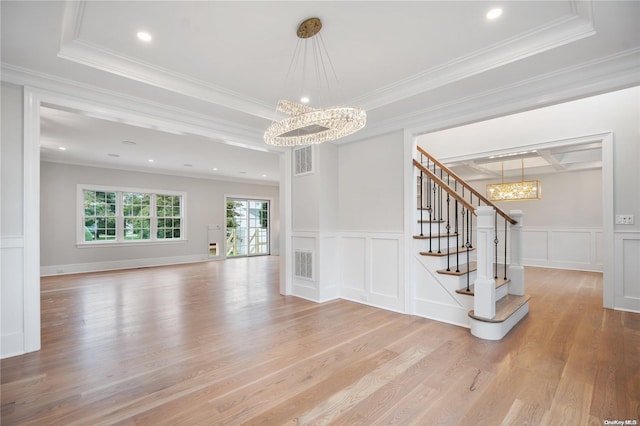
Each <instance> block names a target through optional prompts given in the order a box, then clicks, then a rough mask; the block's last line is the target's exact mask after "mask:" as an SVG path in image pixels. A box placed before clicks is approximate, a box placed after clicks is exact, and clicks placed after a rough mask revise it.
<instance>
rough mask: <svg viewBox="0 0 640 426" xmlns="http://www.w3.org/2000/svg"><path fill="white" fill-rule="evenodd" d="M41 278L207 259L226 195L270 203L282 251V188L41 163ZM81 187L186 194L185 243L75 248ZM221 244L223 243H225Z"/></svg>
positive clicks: (274, 237) (274, 243)
mask: <svg viewBox="0 0 640 426" xmlns="http://www.w3.org/2000/svg"><path fill="white" fill-rule="evenodd" d="M40 173H41V174H40V176H41V192H40V199H41V212H40V223H41V227H40V232H41V242H40V244H41V246H40V247H41V250H40V251H41V266H42V268H41V269H42V273H43V275H49V274H56V273H69V272H85V271H94V270H105V269H117V268H120V267H134V266H149V265H158V264H166V263H180V262H188V261H198V260H206V259H207V258H208V241H207V229H208V226H209V225H218V226H220V227H221V228H224V225H225V218H226V213H225V195H242V196H245V195H246V196H252V197H256V198H260V197H264V198H268V199H271V200H272V203H271V223H272V229H271V252H272V254H277V253H278V252H279V240H280V239H279V226H278V225H279V219H278V218H279V214H278V210H279V200H278V197H279V195H278V187H277V186H272V185H258V184H247V183H237V182H227V181H216V180H209V179H194V178H186V177H178V176H169V175H161V174H152V173H140V172H130V171H122V170H114V169H106V168H96V167H84V166H76V165H67V164H59V163H49V162H43V163H42V164H41V172H40ZM77 184H95V185H101V186H109V185H113V186H119V187H134V188H145V189H146V188H148V189H166V190H173V191H184V192H186V193H187V205H186V212H187V217H186V220H187V222H186V226H187V241H185V242H175V243H173V242H172V243H168V244H153V245H144V246H131V247H122V246H118V247H113V246H112V247H108V246H102V247H80V248H78V247H77V245H76V226H77V222H76V221H77V217H76V212H75V206H76V202H77V200H76V187H77ZM221 243H223V242H222V241H221Z"/></svg>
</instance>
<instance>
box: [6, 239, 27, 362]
mask: <svg viewBox="0 0 640 426" xmlns="http://www.w3.org/2000/svg"><path fill="white" fill-rule="evenodd" d="M0 244H1V245H0V256H1V258H2V262H1V263H2V269H1V272H2V279H1V280H0V282H2V286H3V288H2V294H3V297H6V299H5V300H16V301H19V300H24V296H23V294H22V288H21V287H18V286H16V285H11V284H9V283H21V282H23V274H24V272H23V262H24V255H23V252H24V244H25V241H24V237H23V236H22V235H7V236H2V237H0ZM5 292H7V293H5ZM10 293H11V294H10ZM25 304H26V301H25ZM2 309H3V317H4V316H5V315H9V316H10V317H13V318H12V321H11V324H8V323H3V327H2V341H1V344H0V348H2V352H1V353H0V358H8V357H11V356H16V355H22V354H23V353H25V352H26V350H25V333H24V331H23V328H22V327H23V318H24V309H25V306H24V304H19V303H16V305H15V306H3V307H2ZM7 310H8V311H9V312H7ZM14 320H15V321H14Z"/></svg>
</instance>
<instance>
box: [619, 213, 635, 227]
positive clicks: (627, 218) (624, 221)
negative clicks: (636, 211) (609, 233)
mask: <svg viewBox="0 0 640 426" xmlns="http://www.w3.org/2000/svg"><path fill="white" fill-rule="evenodd" d="M616 225H633V215H632V214H617V215H616Z"/></svg>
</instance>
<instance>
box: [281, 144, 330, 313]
mask: <svg viewBox="0 0 640 426" xmlns="http://www.w3.org/2000/svg"><path fill="white" fill-rule="evenodd" d="M312 152H313V173H310V174H306V175H300V176H293V177H292V180H291V186H292V188H291V193H292V200H291V202H292V206H293V208H292V212H291V213H292V232H291V240H290V244H291V248H292V253H294V259H295V252H296V250H302V251H307V252H311V253H312V259H313V263H312V269H313V273H312V275H313V276H312V277H311V279H308V278H300V277H297V276H296V275H295V273H292V280H291V282H292V293H293V294H294V295H296V296H299V297H303V298H306V299H310V300H314V301H327V300H331V299H335V298H337V297H338V296H339V281H338V275H337V270H336V262H337V261H338V258H337V251H338V248H337V244H338V238H337V236H336V233H335V232H336V227H337V220H338V208H337V203H338V170H337V167H338V166H337V164H338V148H337V147H336V146H335V145H334V144H331V143H325V144H321V145H314V146H312ZM290 267H291V269H292V271H293V270H295V264H294V261H293V259H292V262H291V263H290ZM289 272H291V271H289Z"/></svg>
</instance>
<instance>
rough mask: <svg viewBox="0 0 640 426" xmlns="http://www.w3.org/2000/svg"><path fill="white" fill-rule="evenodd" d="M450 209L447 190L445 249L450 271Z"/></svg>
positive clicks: (449, 198)
mask: <svg viewBox="0 0 640 426" xmlns="http://www.w3.org/2000/svg"><path fill="white" fill-rule="evenodd" d="M450 209H451V197H450V196H449V192H447V246H446V247H445V249H446V250H447V271H451V266H450V264H451V256H449V254H448V253H449V246H451V244H450V243H449V235H450V234H451V221H450V220H449V211H450Z"/></svg>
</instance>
